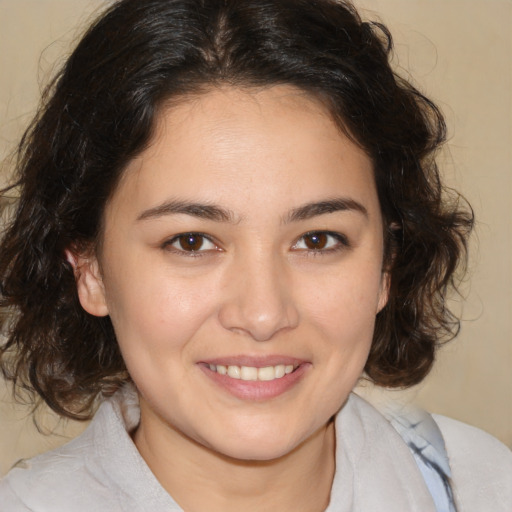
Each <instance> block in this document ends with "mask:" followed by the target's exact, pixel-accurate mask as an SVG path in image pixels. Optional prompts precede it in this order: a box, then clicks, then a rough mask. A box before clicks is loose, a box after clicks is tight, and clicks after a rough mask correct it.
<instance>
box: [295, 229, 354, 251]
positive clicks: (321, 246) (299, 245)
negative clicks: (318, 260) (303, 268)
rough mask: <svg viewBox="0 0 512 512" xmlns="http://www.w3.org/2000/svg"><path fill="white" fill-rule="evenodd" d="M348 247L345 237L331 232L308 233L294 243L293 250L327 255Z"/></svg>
mask: <svg viewBox="0 0 512 512" xmlns="http://www.w3.org/2000/svg"><path fill="white" fill-rule="evenodd" d="M348 247H350V244H349V241H348V240H347V237H346V236H345V235H343V234H342V233H333V232H332V231H310V232H309V233H305V234H304V235H302V236H301V237H300V238H299V239H298V240H297V242H295V244H294V246H293V249H294V250H300V251H309V252H313V253H319V254H322V253H328V252H333V251H336V250H341V249H344V248H348Z"/></svg>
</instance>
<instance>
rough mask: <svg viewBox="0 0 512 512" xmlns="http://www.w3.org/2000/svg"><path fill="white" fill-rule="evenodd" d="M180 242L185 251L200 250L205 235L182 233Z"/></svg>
mask: <svg viewBox="0 0 512 512" xmlns="http://www.w3.org/2000/svg"><path fill="white" fill-rule="evenodd" d="M179 242H180V246H181V248H182V249H183V250H184V251H198V250H199V249H201V246H202V245H203V237H202V236H200V235H193V234H188V235H181V236H180V237H179Z"/></svg>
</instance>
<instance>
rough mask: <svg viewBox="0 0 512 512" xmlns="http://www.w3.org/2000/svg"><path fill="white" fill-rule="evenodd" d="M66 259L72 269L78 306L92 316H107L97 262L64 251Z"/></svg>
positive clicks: (67, 250)
mask: <svg viewBox="0 0 512 512" xmlns="http://www.w3.org/2000/svg"><path fill="white" fill-rule="evenodd" d="M65 252H66V259H67V261H68V262H69V263H70V265H71V266H72V267H73V272H74V274H75V281H76V287H77V291H78V298H79V299H80V304H81V305H82V307H83V308H84V310H85V311H87V313H90V314H91V315H94V316H107V315H108V314H109V311H108V306H107V301H106V297H105V287H104V286H103V278H102V276H101V272H100V267H99V264H98V260H97V258H96V257H95V256H83V255H78V254H76V253H74V252H72V251H71V250H69V249H66V251H65Z"/></svg>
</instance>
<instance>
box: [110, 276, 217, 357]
mask: <svg viewBox="0 0 512 512" xmlns="http://www.w3.org/2000/svg"><path fill="white" fill-rule="evenodd" d="M215 289H216V288H215V287H214V286H213V285H211V286H208V287H205V286H204V283H203V285H202V286H199V284H198V283H197V281H195V280H187V279H185V280H183V279H178V278H176V277H173V276H172V275H166V274H165V273H163V272H155V271H147V272H145V274H142V273H139V274H138V275H137V276H136V277H134V278H133V279H130V280H127V279H125V278H123V275H122V273H119V275H112V276H111V277H110V279H109V280H108V281H107V283H106V291H107V302H108V306H109V311H110V316H111V319H112V322H113V325H114V329H115V332H116V335H117V338H118V341H119V345H120V347H121V350H122V352H123V356H124V357H125V359H131V358H132V353H133V354H137V355H141V354H143V353H144V352H146V353H147V354H148V355H150V356H151V357H152V358H155V359H156V358H158V355H159V354H161V353H162V352H163V351H166V352H169V350H171V351H173V350H181V349H182V348H183V347H184V346H186V344H187V342H188V341H189V340H190V339H191V338H192V337H193V335H194V333H195V332H196V331H197V330H198V329H199V328H200V327H201V326H202V325H203V324H204V323H205V322H206V321H207V320H208V318H210V317H211V316H212V314H213V313H214V311H215V304H216V301H217V298H216V295H215Z"/></svg>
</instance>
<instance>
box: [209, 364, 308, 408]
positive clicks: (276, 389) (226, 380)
mask: <svg viewBox="0 0 512 512" xmlns="http://www.w3.org/2000/svg"><path fill="white" fill-rule="evenodd" d="M310 366H311V365H310V364H308V363H305V364H301V365H300V366H299V367H298V368H297V369H296V370H294V371H293V372H292V373H288V374H286V375H284V376H283V377H281V378H280V379H274V380H266V381H261V380H241V379H232V378H231V377H228V376H227V375H221V374H220V373H217V372H215V371H212V370H210V368H209V367H208V366H206V365H199V367H200V368H201V370H202V371H203V372H204V374H205V375H206V376H207V377H208V378H209V379H211V380H212V381H213V382H215V384H217V385H219V386H220V387H221V388H223V389H224V390H226V391H227V392H229V393H230V394H231V395H233V396H235V397H237V398H241V399H242V400H253V401H264V400H270V399H271V398H276V397H278V396H280V395H282V394H284V393H286V392H287V391H289V390H290V389H292V388H293V387H295V386H296V385H297V384H298V383H299V382H300V380H301V379H302V378H303V377H304V375H305V373H306V371H307V369H308V368H309V367H310Z"/></svg>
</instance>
